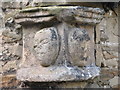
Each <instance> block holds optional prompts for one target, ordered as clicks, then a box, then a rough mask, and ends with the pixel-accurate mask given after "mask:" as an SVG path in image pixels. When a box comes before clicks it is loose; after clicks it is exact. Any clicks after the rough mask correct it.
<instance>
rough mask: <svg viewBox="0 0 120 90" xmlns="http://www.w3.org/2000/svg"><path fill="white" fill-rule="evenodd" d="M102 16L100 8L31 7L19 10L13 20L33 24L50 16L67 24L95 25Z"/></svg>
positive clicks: (102, 11) (102, 12)
mask: <svg viewBox="0 0 120 90" xmlns="http://www.w3.org/2000/svg"><path fill="white" fill-rule="evenodd" d="M103 14H104V10H102V9H100V8H91V7H83V6H50V7H32V8H26V9H23V10H20V11H19V12H18V13H17V14H16V16H15V19H16V22H17V23H23V22H26V23H27V22H28V19H29V21H31V22H32V21H34V22H33V23H36V22H35V21H37V23H42V21H41V20H42V19H44V18H50V17H51V16H52V17H57V19H58V20H60V21H61V20H63V21H64V22H67V23H70V22H71V23H75V22H77V23H83V24H97V23H99V22H100V21H101V19H102V18H103ZM48 21H49V20H48Z"/></svg>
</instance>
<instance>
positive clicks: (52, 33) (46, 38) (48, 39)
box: [34, 27, 59, 66]
mask: <svg viewBox="0 0 120 90" xmlns="http://www.w3.org/2000/svg"><path fill="white" fill-rule="evenodd" d="M34 43H35V45H34V50H35V55H36V56H37V58H38V60H39V61H40V63H41V65H42V66H50V65H52V64H54V63H55V61H56V59H57V56H58V52H59V37H58V33H57V29H56V28H55V27H50V28H44V29H42V30H40V31H38V32H37V33H36V34H35V37H34Z"/></svg>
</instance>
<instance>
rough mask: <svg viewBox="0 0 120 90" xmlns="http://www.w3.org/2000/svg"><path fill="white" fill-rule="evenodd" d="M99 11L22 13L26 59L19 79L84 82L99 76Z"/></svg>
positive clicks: (19, 19) (62, 8) (66, 9)
mask: <svg viewBox="0 0 120 90" xmlns="http://www.w3.org/2000/svg"><path fill="white" fill-rule="evenodd" d="M103 14H104V11H103V10H101V9H99V8H91V7H82V6H51V7H33V8H27V9H23V10H21V11H19V12H18V13H17V14H16V16H15V22H16V23H18V24H21V25H22V27H23V43H24V45H23V59H22V61H21V64H20V67H19V69H18V70H17V79H18V80H21V81H29V82H51V81H57V82H59V81H81V80H88V79H90V78H94V77H96V76H98V75H99V72H100V69H99V67H97V66H96V65H95V56H94V44H95V42H94V26H95V25H96V24H98V23H99V22H100V21H101V20H102V18H103Z"/></svg>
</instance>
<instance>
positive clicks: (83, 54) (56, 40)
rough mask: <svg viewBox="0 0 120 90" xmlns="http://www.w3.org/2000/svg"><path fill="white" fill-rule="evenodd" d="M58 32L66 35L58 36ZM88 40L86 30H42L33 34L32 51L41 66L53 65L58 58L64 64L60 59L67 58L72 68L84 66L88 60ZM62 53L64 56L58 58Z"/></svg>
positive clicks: (51, 28)
mask: <svg viewBox="0 0 120 90" xmlns="http://www.w3.org/2000/svg"><path fill="white" fill-rule="evenodd" d="M59 32H63V34H64V33H67V34H64V35H60V33H59ZM89 40H90V37H89V35H88V33H87V32H86V30H83V29H80V28H69V30H66V29H61V31H59V29H58V30H57V28H55V27H50V28H44V29H41V30H40V31H38V32H37V33H36V34H35V37H34V42H35V45H34V50H35V52H36V56H37V58H38V60H39V61H40V64H41V65H42V66H50V65H53V64H55V63H56V62H57V58H58V57H61V59H64V60H62V61H63V62H65V58H62V57H63V56H67V57H69V60H68V61H69V62H70V63H71V65H73V66H74V65H76V66H85V65H86V64H87V60H88V59H87V58H88V56H87V50H88V42H89ZM66 45H67V46H66ZM61 48H65V50H64V51H63V49H61ZM62 51H63V52H65V54H62V55H61V56H59V54H60V53H63V52H62ZM61 59H60V60H61ZM67 59H68V58H66V60H67Z"/></svg>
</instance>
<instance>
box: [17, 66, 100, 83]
mask: <svg viewBox="0 0 120 90" xmlns="http://www.w3.org/2000/svg"><path fill="white" fill-rule="evenodd" d="M99 72H100V70H99V68H98V67H96V66H94V67H84V68H78V67H66V66H60V67H55V66H51V67H48V68H43V67H42V68H41V67H39V66H38V67H32V68H29V67H28V68H21V69H18V71H17V79H18V80H20V81H29V82H52V81H55V82H61V81H83V80H88V79H91V78H94V77H96V76H98V75H99Z"/></svg>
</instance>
